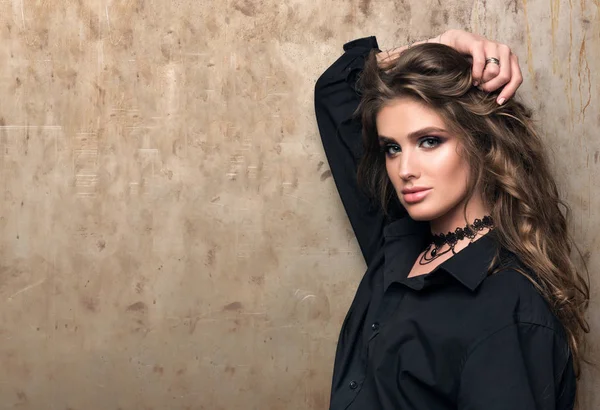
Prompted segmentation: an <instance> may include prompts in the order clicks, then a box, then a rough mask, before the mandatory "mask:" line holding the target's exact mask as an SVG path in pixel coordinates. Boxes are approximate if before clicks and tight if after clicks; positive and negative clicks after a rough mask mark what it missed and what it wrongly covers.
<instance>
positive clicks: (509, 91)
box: [377, 30, 523, 104]
mask: <svg viewBox="0 0 600 410" xmlns="http://www.w3.org/2000/svg"><path fill="white" fill-rule="evenodd" d="M427 42H428V43H442V44H445V45H447V46H450V47H452V48H454V49H455V50H457V51H458V52H460V53H462V54H467V55H470V56H471V57H472V59H473V85H475V86H478V87H479V89H481V90H483V91H487V92H491V91H495V90H497V89H499V88H500V87H502V86H504V89H503V90H502V91H501V92H500V95H498V98H497V100H496V101H497V102H498V104H503V103H504V102H505V101H506V100H508V99H509V98H511V97H512V96H513V95H514V94H515V92H516V91H517V88H519V86H520V85H521V83H522V82H523V75H522V74H521V68H520V67H519V61H518V58H517V56H516V55H515V54H513V53H512V51H511V50H510V47H508V46H507V45H506V44H502V43H497V42H495V41H491V40H488V39H486V38H485V37H482V36H479V35H477V34H472V33H469V32H467V31H464V30H448V31H446V32H444V33H443V34H441V35H439V36H437V37H435V38H432V39H429V40H423V41H419V42H416V43H413V44H421V43H427ZM407 48H408V46H404V47H399V48H396V49H394V50H390V51H389V52H387V53H384V52H382V53H379V54H378V55H377V59H378V61H379V65H380V66H385V64H386V63H389V62H390V61H391V60H393V59H394V58H396V57H398V56H399V55H400V53H402V51H404V50H406V49H407ZM490 57H494V58H496V59H498V60H499V61H500V65H499V66H498V65H497V64H494V63H488V64H486V61H485V60H486V59H487V58H490Z"/></svg>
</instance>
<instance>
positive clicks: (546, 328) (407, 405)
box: [315, 37, 576, 410]
mask: <svg viewBox="0 0 600 410" xmlns="http://www.w3.org/2000/svg"><path fill="white" fill-rule="evenodd" d="M372 49H378V46H377V41H376V39H375V37H368V38H362V39H358V40H355V41H352V42H349V43H347V44H345V45H344V51H345V52H344V54H343V55H342V56H341V57H340V58H339V59H338V60H337V61H336V62H335V63H334V64H333V65H332V66H331V67H329V68H328V69H327V70H326V71H325V72H324V73H323V74H322V75H321V76H320V78H319V80H318V81H317V83H316V87H315V110H316V117H317V122H318V126H319V132H320V134H321V138H322V142H323V146H324V149H325V153H326V155H327V159H328V161H329V165H330V167H331V172H332V175H333V177H334V181H335V184H336V186H337V189H338V191H339V194H340V197H341V199H342V202H343V204H344V207H345V210H346V212H347V214H348V217H349V219H350V223H351V225H352V227H353V229H354V232H355V234H356V237H357V239H358V243H359V245H360V248H361V251H362V253H363V256H364V258H365V261H366V263H367V266H368V269H367V272H366V273H365V275H364V277H363V279H362V280H361V282H360V285H359V287H358V290H357V292H356V296H355V297H354V300H353V302H352V304H351V306H350V309H349V311H348V314H347V315H346V318H345V320H344V323H343V325H342V329H341V332H340V336H339V341H338V346H337V352H336V357H335V363H334V372H333V383H332V391H331V403H330V409H332V410H342V409H359V410H371V409H373V410H375V409H385V410H392V409H394V410H397V409H402V410H409V409H418V410H438V409H439V410H441V409H465V410H466V409H473V410H475V409H478V410H479V409H480V410H500V409H502V410H508V409H510V410H513V409H519V410H530V409H531V410H533V409H537V410H541V409H543V410H551V409H552V410H554V409H556V410H562V409H572V408H573V401H574V397H575V386H576V384H575V375H574V372H573V364H572V357H571V354H570V350H569V347H568V343H567V340H566V337H565V333H564V329H563V327H562V326H561V324H560V322H559V321H558V320H557V319H556V317H555V316H554V315H553V314H552V312H551V310H550V309H549V307H548V305H547V303H546V302H545V301H544V299H543V298H542V297H541V295H540V294H539V293H538V292H537V291H536V289H535V287H534V286H533V285H532V284H531V282H530V281H529V280H528V279H526V278H525V277H524V276H523V275H522V274H521V273H519V272H517V271H516V270H515V268H517V267H522V265H520V264H519V261H518V259H517V258H516V257H514V255H512V254H510V253H509V252H507V251H505V250H502V249H499V245H498V243H497V240H496V239H495V235H494V232H493V231H492V232H491V233H489V234H487V235H485V236H483V237H482V238H480V239H479V240H477V241H475V242H473V243H472V244H470V245H469V246H467V247H466V248H465V249H463V250H462V251H460V252H458V253H457V254H456V255H454V256H453V257H451V258H450V259H448V260H447V261H445V262H444V263H442V264H441V265H440V266H439V267H438V268H436V269H435V270H434V271H433V272H431V273H429V274H426V275H421V276H416V277H412V278H408V277H407V276H408V273H409V271H410V269H411V267H412V265H413V263H414V261H415V260H416V258H417V256H418V255H419V253H420V252H421V251H422V250H423V249H424V246H425V245H426V243H427V240H428V239H429V233H428V230H429V226H428V224H427V223H423V222H415V221H413V220H412V219H410V218H409V217H408V216H406V214H405V213H403V210H402V209H401V208H398V209H396V211H395V212H394V215H397V216H398V217H396V218H390V219H389V220H388V219H386V218H385V217H384V216H383V213H382V212H381V210H380V209H379V207H378V206H377V205H376V204H374V203H373V202H372V201H370V200H369V199H368V198H366V197H365V196H364V195H363V194H362V193H361V191H360V190H359V189H358V187H357V185H356V168H357V163H358V159H359V158H360V156H361V153H362V145H361V127H360V123H358V122H357V121H356V120H352V113H353V112H354V110H355V109H356V108H357V106H358V103H359V100H360V93H359V91H358V90H357V89H356V80H357V78H358V76H359V75H360V72H361V70H362V68H363V66H364V60H365V57H366V56H367V54H368V53H369V52H370V51H371V50H372ZM396 206H398V207H399V205H396ZM403 214H404V215H403ZM401 215H403V216H401ZM497 250H499V251H500V253H501V255H502V265H503V266H505V268H504V269H503V270H502V271H501V272H498V273H496V274H494V275H488V274H487V273H486V268H487V266H488V264H489V263H490V261H491V258H492V257H493V256H494V254H495V253H496V251H497Z"/></svg>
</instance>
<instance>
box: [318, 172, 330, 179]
mask: <svg viewBox="0 0 600 410" xmlns="http://www.w3.org/2000/svg"><path fill="white" fill-rule="evenodd" d="M330 176H331V170H327V171H325V172H323V173H322V174H321V177H320V179H321V181H325V180H326V179H327V178H329V177H330Z"/></svg>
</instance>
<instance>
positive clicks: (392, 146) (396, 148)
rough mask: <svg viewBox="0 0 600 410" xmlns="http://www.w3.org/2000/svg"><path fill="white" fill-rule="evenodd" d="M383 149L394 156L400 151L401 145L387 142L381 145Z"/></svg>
mask: <svg viewBox="0 0 600 410" xmlns="http://www.w3.org/2000/svg"><path fill="white" fill-rule="evenodd" d="M381 151H382V152H384V153H385V154H386V155H387V156H393V155H396V154H397V153H399V152H400V147H399V146H398V145H395V144H386V145H384V146H382V147H381Z"/></svg>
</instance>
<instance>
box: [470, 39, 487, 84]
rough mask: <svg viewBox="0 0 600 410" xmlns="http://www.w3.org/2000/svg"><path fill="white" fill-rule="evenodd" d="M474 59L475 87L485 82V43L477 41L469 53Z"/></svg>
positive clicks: (473, 75) (473, 74)
mask: <svg viewBox="0 0 600 410" xmlns="http://www.w3.org/2000/svg"><path fill="white" fill-rule="evenodd" d="M469 53H470V54H471V56H472V58H473V70H472V77H473V85H475V86H477V85H479V84H481V83H482V81H483V70H484V68H485V48H484V44H483V41H475V42H473V45H472V46H471V49H470V51H469Z"/></svg>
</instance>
